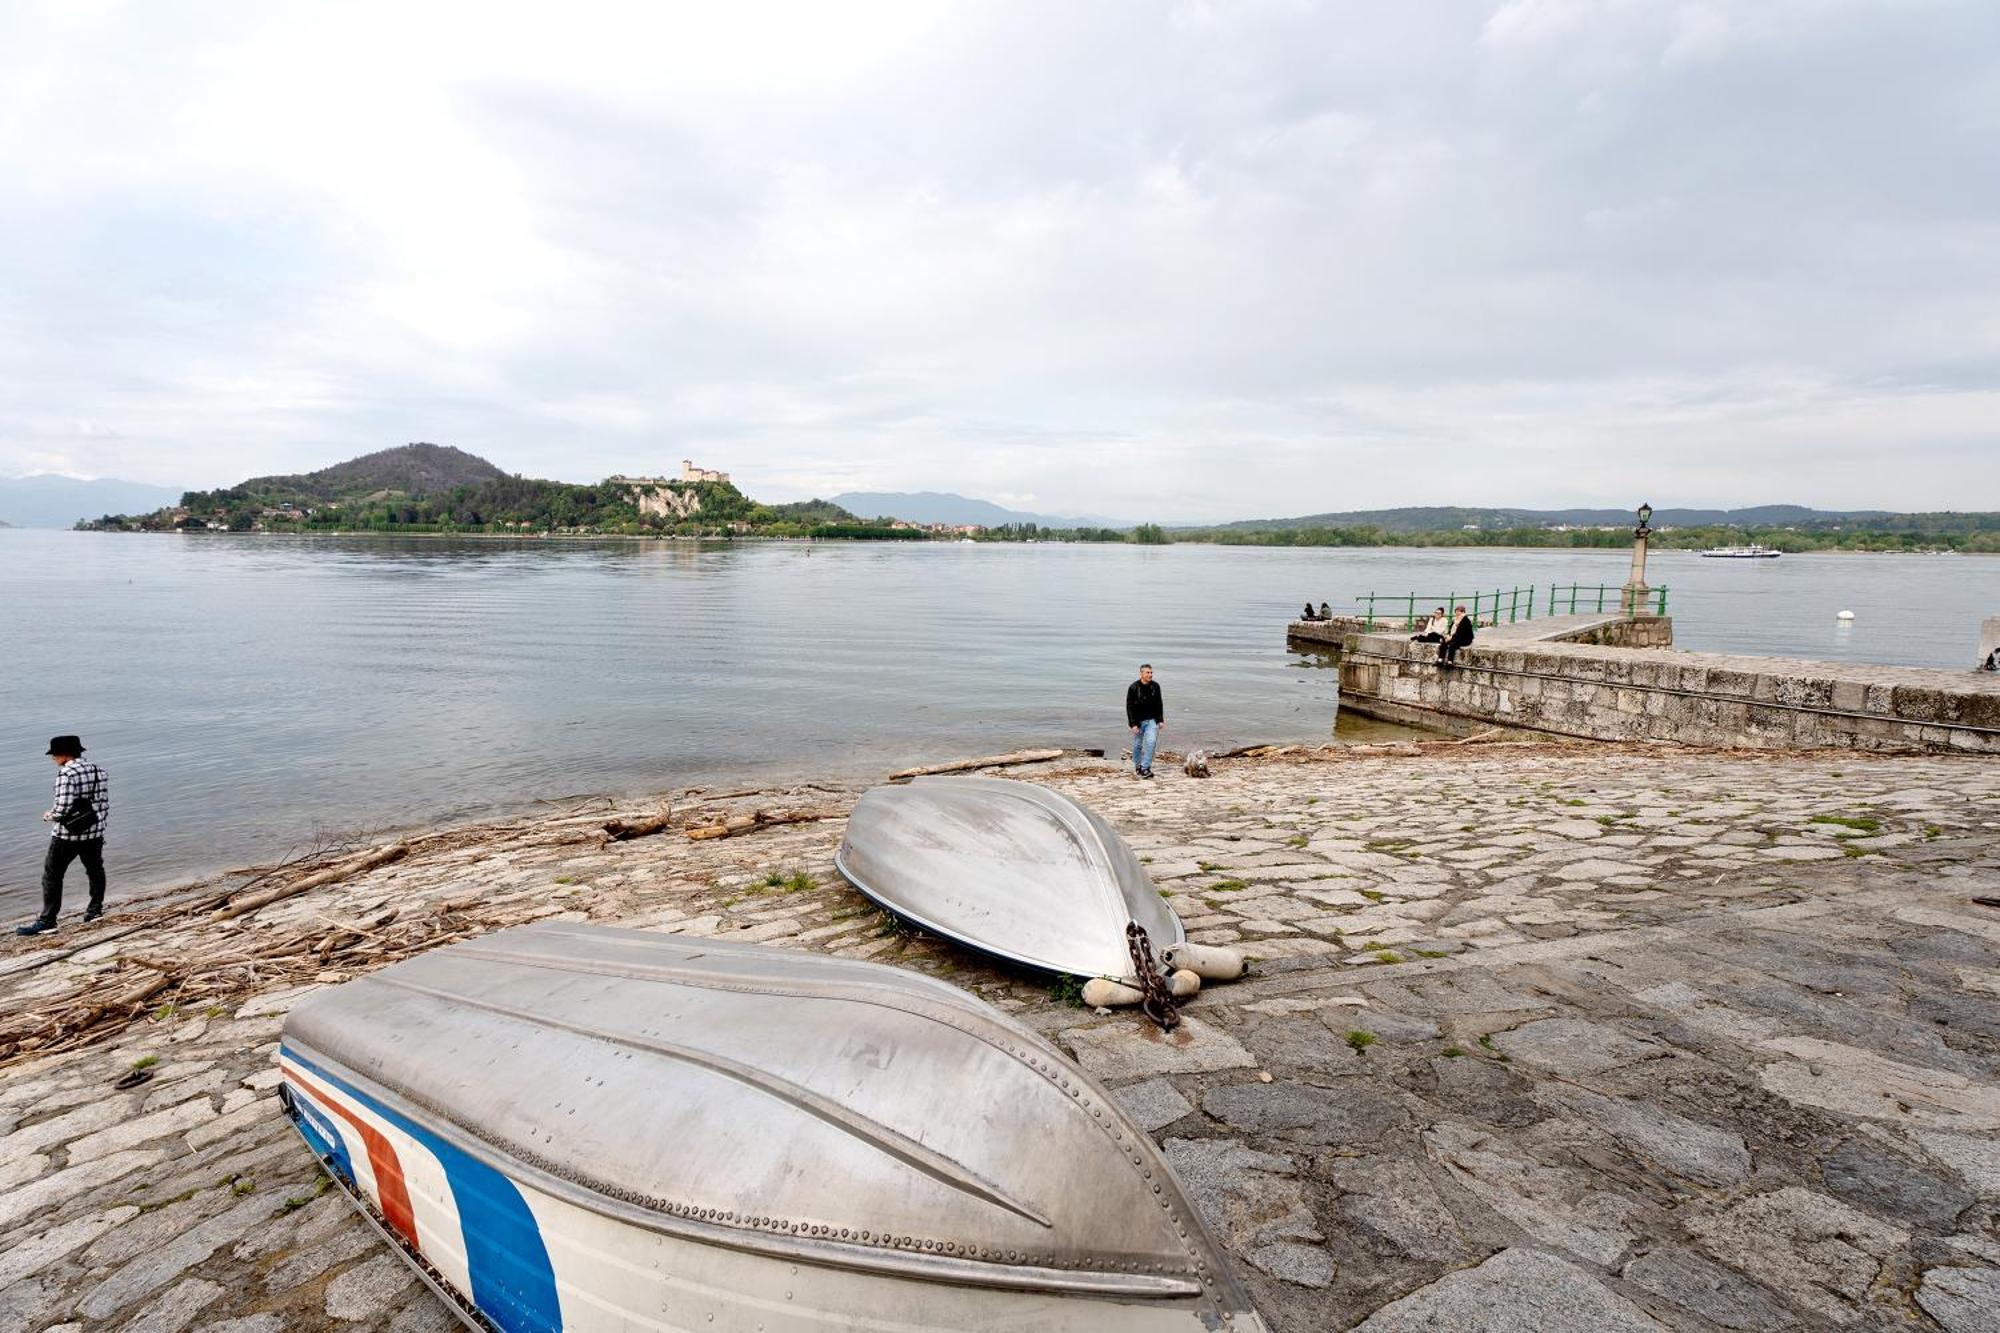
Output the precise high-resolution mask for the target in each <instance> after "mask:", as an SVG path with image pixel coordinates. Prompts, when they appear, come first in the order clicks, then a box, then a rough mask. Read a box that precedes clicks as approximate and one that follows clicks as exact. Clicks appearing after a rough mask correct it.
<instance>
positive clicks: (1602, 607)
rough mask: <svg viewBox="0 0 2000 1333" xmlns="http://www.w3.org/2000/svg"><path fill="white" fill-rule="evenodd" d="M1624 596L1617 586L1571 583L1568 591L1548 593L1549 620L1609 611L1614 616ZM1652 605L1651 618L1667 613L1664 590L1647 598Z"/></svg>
mask: <svg viewBox="0 0 2000 1333" xmlns="http://www.w3.org/2000/svg"><path fill="white" fill-rule="evenodd" d="M1624 596H1625V589H1624V588H1623V587H1622V586H1621V585H1619V584H1616V583H1597V584H1586V583H1572V584H1570V585H1569V586H1568V587H1554V588H1550V589H1549V609H1548V614H1549V615H1552V616H1578V615H1603V614H1604V613H1605V612H1607V611H1609V612H1612V613H1614V614H1615V613H1616V612H1617V611H1618V610H1619V603H1620V602H1621V601H1622V600H1623V598H1624ZM1647 600H1649V601H1651V602H1652V603H1653V614H1654V615H1656V616H1663V615H1665V614H1666V613H1667V590H1666V589H1665V588H1654V589H1652V590H1651V595H1650V596H1649V597H1648V599H1647Z"/></svg>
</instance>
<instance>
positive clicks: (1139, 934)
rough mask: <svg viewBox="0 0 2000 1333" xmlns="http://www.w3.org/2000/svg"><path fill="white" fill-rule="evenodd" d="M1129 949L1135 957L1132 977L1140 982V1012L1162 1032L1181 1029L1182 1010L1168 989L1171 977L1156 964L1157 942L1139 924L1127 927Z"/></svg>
mask: <svg viewBox="0 0 2000 1333" xmlns="http://www.w3.org/2000/svg"><path fill="white" fill-rule="evenodd" d="M1125 948H1126V949H1127V950H1128V951H1129V952H1130V953H1131V955H1132V974H1133V975H1134V976H1136V977H1138V979H1139V994H1140V995H1142V996H1143V997H1144V998H1143V999H1141V1000H1140V1001H1139V1010H1140V1012H1141V1013H1143V1014H1145V1015H1146V1017H1148V1018H1150V1019H1152V1020H1153V1026H1154V1027H1157V1028H1158V1029H1159V1030H1160V1031H1162V1032H1172V1031H1173V1030H1174V1029H1175V1028H1177V1027H1179V1026H1180V1025H1181V1015H1180V1008H1179V1006H1178V1005H1176V1004H1175V1003H1174V993H1173V992H1172V991H1171V990H1168V989H1167V974H1166V972H1165V971H1164V970H1163V969H1162V968H1161V967H1160V965H1159V964H1158V963H1157V962H1155V961H1153V941H1152V938H1151V937H1150V936H1148V935H1147V934H1146V931H1145V928H1144V927H1143V926H1141V925H1140V924H1139V923H1138V922H1137V921H1127V922H1126V923H1125Z"/></svg>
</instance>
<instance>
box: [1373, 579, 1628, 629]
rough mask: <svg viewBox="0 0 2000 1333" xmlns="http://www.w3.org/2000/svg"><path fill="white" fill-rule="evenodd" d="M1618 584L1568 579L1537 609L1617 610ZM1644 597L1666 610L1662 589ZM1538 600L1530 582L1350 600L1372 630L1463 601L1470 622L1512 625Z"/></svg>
mask: <svg viewBox="0 0 2000 1333" xmlns="http://www.w3.org/2000/svg"><path fill="white" fill-rule="evenodd" d="M1623 595H1624V589H1623V588H1621V587H1620V586H1619V585H1617V584H1615V583H1599V584H1584V583H1571V584H1567V585H1563V586H1558V587H1552V588H1550V589H1549V602H1548V609H1547V610H1546V611H1544V612H1543V613H1542V614H1544V615H1550V616H1565V615H1568V616H1573V615H1603V614H1606V613H1607V612H1608V613H1611V614H1614V615H1615V614H1617V613H1618V609H1619V600H1620V598H1621V597H1622V596H1623ZM1648 600H1649V601H1651V602H1652V603H1653V606H1654V612H1653V614H1655V615H1662V616H1663V615H1665V614H1666V613H1667V590H1666V589H1665V588H1654V589H1652V590H1651V593H1650V596H1649V597H1648ZM1539 601H1540V598H1539V595H1538V594H1537V591H1536V588H1535V585H1534V584H1532V583H1531V584H1529V585H1528V586H1527V587H1525V588H1500V589H1496V590H1494V591H1493V592H1474V593H1471V594H1470V595H1469V597H1468V596H1467V594H1463V593H1456V592H1448V593H1446V594H1445V595H1444V596H1442V597H1439V596H1437V595H1436V594H1434V593H1414V592H1411V593H1378V592H1371V593H1367V594H1365V595H1363V596H1361V597H1358V598H1356V599H1355V607H1356V614H1357V615H1358V616H1359V617H1360V618H1361V620H1362V621H1363V622H1364V623H1363V629H1364V630H1369V631H1372V630H1374V629H1375V628H1376V626H1378V625H1379V626H1382V627H1384V628H1393V627H1401V628H1403V629H1414V628H1416V627H1417V626H1418V625H1420V624H1422V623H1423V622H1424V621H1425V620H1427V619H1429V618H1430V613H1431V608H1432V607H1436V606H1442V607H1443V608H1444V609H1445V614H1446V615H1450V614H1451V613H1452V611H1453V610H1454V609H1456V608H1457V607H1460V606H1463V607H1465V609H1466V610H1467V611H1469V612H1471V614H1472V623H1473V624H1475V625H1498V624H1501V623H1502V622H1505V623H1506V624H1509V625H1511V624H1513V623H1514V622H1515V621H1518V620H1533V619H1534V618H1535V608H1536V606H1537V605H1538V603H1539Z"/></svg>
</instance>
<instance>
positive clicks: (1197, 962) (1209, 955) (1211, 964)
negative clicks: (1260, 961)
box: [1162, 944, 1250, 981]
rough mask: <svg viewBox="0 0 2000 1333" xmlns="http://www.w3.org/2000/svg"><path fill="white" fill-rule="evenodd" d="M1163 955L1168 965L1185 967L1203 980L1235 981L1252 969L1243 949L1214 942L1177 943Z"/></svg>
mask: <svg viewBox="0 0 2000 1333" xmlns="http://www.w3.org/2000/svg"><path fill="white" fill-rule="evenodd" d="M1162 956H1163V957H1164V958H1165V960H1166V964H1167V966H1168V967H1176V968H1179V967H1184V968H1186V969H1187V970H1188V971H1190V972H1193V973H1194V974H1195V975H1196V976H1198V977H1200V978H1201V979H1202V980H1203V981H1234V980H1236V978H1238V977H1240V976H1242V975H1243V974H1244V973H1245V972H1247V971H1249V970H1250V967H1249V964H1247V963H1246V962H1244V960H1243V954H1242V953H1241V951H1239V950H1236V949H1225V948H1222V947H1221V946H1219V945H1214V944H1176V945H1173V946H1172V947H1171V948H1169V949H1168V950H1167V951H1166V953H1165V954H1164V955H1162Z"/></svg>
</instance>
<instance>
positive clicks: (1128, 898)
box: [834, 778, 1185, 981]
mask: <svg viewBox="0 0 2000 1333" xmlns="http://www.w3.org/2000/svg"><path fill="white" fill-rule="evenodd" d="M834 865H835V866H837V867H838V868H839V870H840V873H841V874H843V875H845V876H846V877H847V879H848V881H849V882H850V883H852V884H853V885H854V887H855V888H857V889H859V890H861V892H863V893H865V894H867V895H868V896H869V897H870V898H872V899H874V900H875V901H876V902H878V903H880V904H881V905H882V906H883V907H886V908H887V909H889V910H890V911H891V912H894V913H895V914H896V915H897V916H900V917H903V918H905V919H906V920H909V921H913V922H915V923H916V924H917V925H920V926H922V927H923V928H924V929H926V930H929V931H931V932H933V933H935V934H938V935H941V936H943V937H945V938H946V939H951V940H956V941H958V942H959V943H961V944H965V945H969V946H971V947H972V948H975V949H978V950H980V951H981V952H983V953H989V954H992V955H994V956H996V957H999V958H1005V959H1007V960H1009V961H1011V962H1015V963H1021V964H1025V965H1026V966H1028V967H1034V968H1040V969H1042V970H1044V971H1048V972H1065V973H1068V974H1070V975H1071V976H1079V977H1106V978H1109V979H1111V980H1113V981H1125V980H1130V979H1132V978H1133V976H1134V968H1133V965H1132V955H1131V951H1130V949H1129V947H1128V946H1127V944H1126V938H1125V926H1126V923H1127V922H1133V921H1136V922H1137V923H1138V924H1139V925H1140V926H1141V927H1142V928H1144V930H1145V932H1146V935H1147V937H1148V938H1149V939H1150V941H1151V943H1152V949H1153V954H1154V956H1155V957H1156V958H1157V957H1160V956H1162V955H1164V954H1165V953H1166V951H1167V950H1168V949H1170V948H1172V947H1173V946H1174V945H1177V944H1179V943H1180V942H1181V941H1182V940H1183V939H1184V938H1185V933H1184V932H1183V931H1182V929H1181V919H1180V918H1179V917H1178V916H1176V915H1175V914H1174V909H1173V908H1171V907H1169V906H1168V905H1167V900H1166V899H1164V898H1162V897H1161V896H1160V892H1159V890H1158V889H1155V888H1154V887H1153V881H1152V880H1151V879H1149V878H1148V877H1147V875H1146V868H1145V867H1144V866H1143V865H1141V864H1140V863H1139V858H1138V857H1137V856H1135V855H1133V852H1132V849H1131V848H1130V847H1128V846H1127V845H1126V843H1125V840H1124V839H1123V838H1121V837H1119V836H1118V834H1117V833H1116V832H1115V831H1113V829H1112V827H1111V826H1110V825H1109V824H1107V823H1105V822H1104V821H1103V820H1102V819H1100V818H1099V817H1098V816H1097V815H1096V813H1094V812H1093V811H1091V810H1090V809H1089V808H1087V807H1086V806H1084V805H1081V804H1079V803H1078V802H1076V801H1073V800H1071V799H1070V798H1069V797H1067V796H1064V795H1062V794H1060V793H1058V792H1053V791H1050V790H1049V789H1048V788H1046V787H1038V786H1036V785H1034V784H1033V783H1030V782H1013V781H1009V780H1008V779H1005V778H920V779H918V780H917V781H915V782H913V783H911V784H910V785H908V786H906V787H877V788H875V789H873V790H872V791H869V792H867V793H865V794H864V795H863V796H862V797H861V799H860V800H859V801H858V802H856V803H855V806H854V813H853V814H852V815H850V816H849V817H848V820H847V837H846V839H845V840H844V841H843V842H842V843H841V845H840V851H839V853H838V854H836V855H835V857H834Z"/></svg>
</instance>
